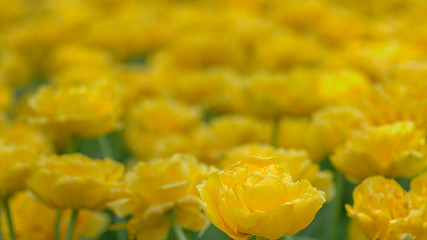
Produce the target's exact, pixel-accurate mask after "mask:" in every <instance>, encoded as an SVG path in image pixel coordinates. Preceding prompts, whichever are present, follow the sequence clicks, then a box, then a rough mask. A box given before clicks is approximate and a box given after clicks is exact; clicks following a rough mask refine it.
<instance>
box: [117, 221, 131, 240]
mask: <svg viewBox="0 0 427 240" xmlns="http://www.w3.org/2000/svg"><path fill="white" fill-rule="evenodd" d="M122 222H125V220H124V219H123V218H119V217H117V216H116V215H114V217H113V225H114V224H118V223H122ZM115 234H116V238H117V239H118V240H128V239H129V237H128V234H127V232H126V230H124V229H120V230H116V231H115Z"/></svg>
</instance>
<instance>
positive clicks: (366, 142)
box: [331, 122, 426, 181]
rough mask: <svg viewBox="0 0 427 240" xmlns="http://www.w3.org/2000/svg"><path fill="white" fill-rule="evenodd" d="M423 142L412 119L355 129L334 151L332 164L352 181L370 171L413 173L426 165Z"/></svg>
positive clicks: (421, 134) (357, 179)
mask: <svg viewBox="0 0 427 240" xmlns="http://www.w3.org/2000/svg"><path fill="white" fill-rule="evenodd" d="M425 150H426V143H425V139H424V134H423V132H422V131H420V130H418V129H416V128H415V126H414V124H413V123H412V122H397V123H395V124H391V125H383V126H379V127H369V128H366V129H364V130H359V131H355V132H353V133H352V134H351V136H350V137H349V139H348V140H347V141H346V142H345V143H344V144H343V145H341V146H340V147H338V149H337V150H336V152H335V153H334V155H333V156H332V158H331V161H332V164H333V165H334V166H335V167H336V168H337V169H338V170H339V171H341V172H343V173H344V175H345V176H346V177H347V178H348V179H349V180H352V181H361V180H363V179H364V178H367V177H369V176H373V175H377V174H379V175H384V176H388V177H406V178H409V177H413V176H415V175H416V174H418V173H420V172H421V171H422V170H423V169H424V168H425V167H426V156H425Z"/></svg>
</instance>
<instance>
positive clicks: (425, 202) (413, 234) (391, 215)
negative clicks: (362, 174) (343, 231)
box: [345, 174, 427, 240]
mask: <svg viewBox="0 0 427 240" xmlns="http://www.w3.org/2000/svg"><path fill="white" fill-rule="evenodd" d="M425 178H426V175H425V174H424V175H421V176H420V177H417V178H415V179H414V180H412V182H411V189H410V193H409V194H408V193H407V192H406V191H405V190H404V189H403V188H402V187H401V186H400V185H399V184H398V183H397V182H396V181H394V180H392V179H386V178H384V177H383V176H374V177H369V178H367V179H365V180H364V181H363V182H362V183H361V184H360V185H359V186H357V187H356V188H355V189H354V192H353V199H354V204H353V206H350V205H348V204H347V205H346V206H345V207H346V209H347V212H348V215H349V216H350V217H351V218H352V219H353V220H354V224H355V225H357V226H353V227H352V229H350V230H351V231H350V234H351V235H353V238H354V235H355V234H361V233H360V231H362V232H363V234H364V235H366V237H367V238H368V239H379V240H401V239H425V237H426V236H427V224H426V223H427V207H426V206H427V199H426V198H425V196H424V198H423V197H421V198H419V197H420V196H419V194H421V195H423V194H424V195H425V192H423V193H422V192H419V191H420V190H421V191H423V190H422V189H425V185H426V184H425ZM357 229H359V230H357Z"/></svg>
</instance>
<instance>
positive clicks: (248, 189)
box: [198, 157, 325, 240]
mask: <svg viewBox="0 0 427 240" xmlns="http://www.w3.org/2000/svg"><path fill="white" fill-rule="evenodd" d="M198 189H199V192H200V195H201V197H202V200H203V201H204V202H205V207H204V209H205V214H206V215H207V216H208V218H209V219H210V220H211V222H212V223H213V224H214V225H215V226H216V227H218V228H219V229H221V230H222V231H224V232H225V233H227V234H228V235H229V236H230V237H231V238H233V239H241V240H243V239H248V238H250V237H251V236H253V235H257V236H261V237H265V238H269V239H278V238H280V237H282V236H287V235H293V234H296V233H297V232H298V231H300V230H302V229H304V228H305V227H307V226H308V224H310V222H311V221H312V220H313V219H314V216H315V215H316V213H317V211H318V210H319V209H320V208H321V207H322V205H323V203H324V202H325V193H324V192H323V191H320V190H317V189H316V188H314V187H313V186H311V184H310V182H309V181H308V180H305V179H302V180H301V181H293V180H292V176H291V175H290V172H289V168H288V164H287V163H286V161H284V160H282V159H271V158H256V157H249V158H246V159H244V160H243V161H240V162H238V163H236V164H232V165H230V166H229V167H227V168H226V169H225V170H224V171H221V172H215V173H212V174H210V175H209V177H208V179H207V180H206V181H205V182H203V183H202V184H200V185H199V186H198Z"/></svg>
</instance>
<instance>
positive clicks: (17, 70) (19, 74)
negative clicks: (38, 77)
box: [0, 4, 32, 103]
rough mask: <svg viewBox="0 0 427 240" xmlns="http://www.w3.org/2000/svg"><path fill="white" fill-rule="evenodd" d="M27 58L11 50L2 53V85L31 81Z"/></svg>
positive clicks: (0, 67)
mask: <svg viewBox="0 0 427 240" xmlns="http://www.w3.org/2000/svg"><path fill="white" fill-rule="evenodd" d="M5 5H7V4H5ZM0 11H1V10H0ZM0 15H1V14H0ZM25 56H26V55H23V54H19V53H18V52H15V51H13V50H10V49H7V50H6V51H2V52H1V53H0V81H1V82H2V83H6V84H7V85H10V86H20V85H23V84H25V83H27V82H29V81H30V79H31V74H32V70H31V66H30V63H29V61H28V59H27V58H26V57H25ZM2 85H3V84H2ZM3 91H4V90H3ZM1 103H2V102H1Z"/></svg>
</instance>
